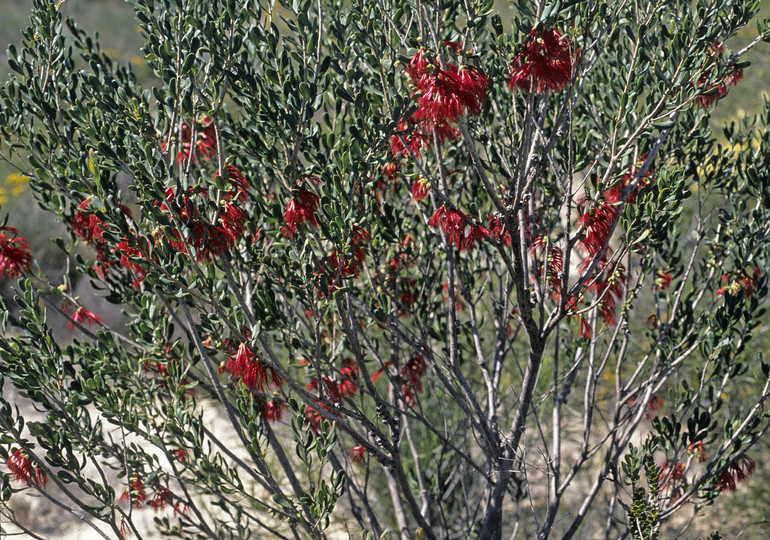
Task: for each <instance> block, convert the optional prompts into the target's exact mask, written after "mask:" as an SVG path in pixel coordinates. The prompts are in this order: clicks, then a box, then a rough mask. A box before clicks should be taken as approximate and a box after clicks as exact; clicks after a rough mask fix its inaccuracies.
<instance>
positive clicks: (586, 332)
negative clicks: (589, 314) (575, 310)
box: [580, 317, 593, 339]
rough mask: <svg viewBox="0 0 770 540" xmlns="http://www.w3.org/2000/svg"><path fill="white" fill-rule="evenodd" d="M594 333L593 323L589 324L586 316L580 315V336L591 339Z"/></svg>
mask: <svg viewBox="0 0 770 540" xmlns="http://www.w3.org/2000/svg"><path fill="white" fill-rule="evenodd" d="M592 335H593V329H592V328H591V325H590V324H588V321H586V318H585V317H580V337H582V338H583V339H591V336H592Z"/></svg>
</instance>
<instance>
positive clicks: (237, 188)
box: [217, 165, 251, 203]
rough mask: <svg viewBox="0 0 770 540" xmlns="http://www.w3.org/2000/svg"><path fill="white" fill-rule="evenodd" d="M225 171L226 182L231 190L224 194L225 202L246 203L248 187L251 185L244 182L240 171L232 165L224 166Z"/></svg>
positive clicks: (244, 179) (244, 178)
mask: <svg viewBox="0 0 770 540" xmlns="http://www.w3.org/2000/svg"><path fill="white" fill-rule="evenodd" d="M225 171H226V172H227V181H228V182H229V183H230V186H231V188H232V189H231V190H229V191H227V192H225V200H228V201H232V200H238V201H239V202H242V203H243V202H246V200H247V198H248V190H249V186H251V183H250V182H249V181H248V180H246V177H245V176H243V173H242V172H241V171H239V170H238V169H237V168H236V167H233V166H232V165H225ZM217 174H219V173H217Z"/></svg>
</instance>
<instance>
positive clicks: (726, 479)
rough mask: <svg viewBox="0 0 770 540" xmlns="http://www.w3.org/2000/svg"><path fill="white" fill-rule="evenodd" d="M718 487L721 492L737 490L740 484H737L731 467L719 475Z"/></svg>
mask: <svg viewBox="0 0 770 540" xmlns="http://www.w3.org/2000/svg"><path fill="white" fill-rule="evenodd" d="M717 487H718V488H719V491H721V492H725V491H728V492H729V491H735V490H736V489H737V487H738V486H736V484H735V478H733V475H732V473H731V472H730V469H729V467H728V468H727V469H725V470H724V471H722V474H720V475H719V481H718V482H717Z"/></svg>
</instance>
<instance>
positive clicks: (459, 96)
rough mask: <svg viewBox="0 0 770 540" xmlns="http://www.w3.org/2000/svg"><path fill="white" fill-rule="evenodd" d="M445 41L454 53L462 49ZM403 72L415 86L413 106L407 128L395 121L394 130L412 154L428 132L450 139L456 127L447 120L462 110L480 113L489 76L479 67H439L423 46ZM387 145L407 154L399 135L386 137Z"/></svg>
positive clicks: (465, 112) (415, 152) (464, 112)
mask: <svg viewBox="0 0 770 540" xmlns="http://www.w3.org/2000/svg"><path fill="white" fill-rule="evenodd" d="M446 45H447V46H448V47H449V49H450V50H451V51H453V52H454V54H460V53H461V52H462V51H461V50H460V46H459V45H458V44H456V43H452V42H446ZM406 73H407V75H409V78H410V79H411V81H412V83H413V84H414V86H415V91H414V94H413V96H416V97H417V110H416V111H415V113H414V114H413V115H412V118H411V119H409V124H411V131H409V127H408V126H407V124H406V123H405V122H401V123H399V126H398V130H399V132H403V133H401V134H400V137H403V139H404V141H406V146H407V147H408V148H409V150H410V151H411V153H413V154H414V155H415V156H418V157H419V155H420V150H421V149H422V147H423V144H424V143H426V142H427V143H429V142H430V139H429V138H428V135H430V134H432V133H436V134H438V136H439V140H440V141H443V140H444V139H454V138H456V137H457V135H458V134H459V131H458V130H457V129H455V128H453V127H452V126H450V123H452V122H455V121H456V120H457V119H458V118H460V117H461V116H463V115H466V114H469V115H473V116H477V115H479V114H481V109H482V107H483V106H484V102H485V101H486V98H487V90H488V89H489V79H488V78H487V76H486V75H485V74H484V72H483V71H481V70H480V69H478V68H476V67H473V66H466V65H464V64H461V65H460V66H459V67H458V66H456V65H455V64H453V63H451V62H445V63H444V67H441V65H440V62H439V61H438V60H437V58H436V57H435V56H434V55H432V54H430V53H428V51H426V50H425V49H424V48H423V49H420V50H419V51H417V54H415V55H414V57H413V58H412V60H411V62H409V65H408V66H407V67H406ZM390 149H391V152H392V153H393V155H395V156H397V155H399V154H402V155H407V154H408V152H407V151H406V148H404V144H403V143H402V142H401V139H400V138H399V135H392V136H391V137H390Z"/></svg>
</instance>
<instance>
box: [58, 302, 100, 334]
mask: <svg viewBox="0 0 770 540" xmlns="http://www.w3.org/2000/svg"><path fill="white" fill-rule="evenodd" d="M67 308H68V304H67V303H66V302H65V304H64V305H63V306H62V310H63V311H64V312H65V313H66V312H67ZM76 323H77V324H80V325H83V324H88V327H89V328H90V327H91V324H92V323H96V324H102V319H101V317H99V316H98V315H96V314H94V313H92V312H91V311H88V310H87V309H85V308H83V307H79V308H77V309H76V310H75V313H73V314H72V321H71V322H68V323H67V326H68V327H69V328H70V329H72V330H75V328H77V327H76V326H75V324H76Z"/></svg>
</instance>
